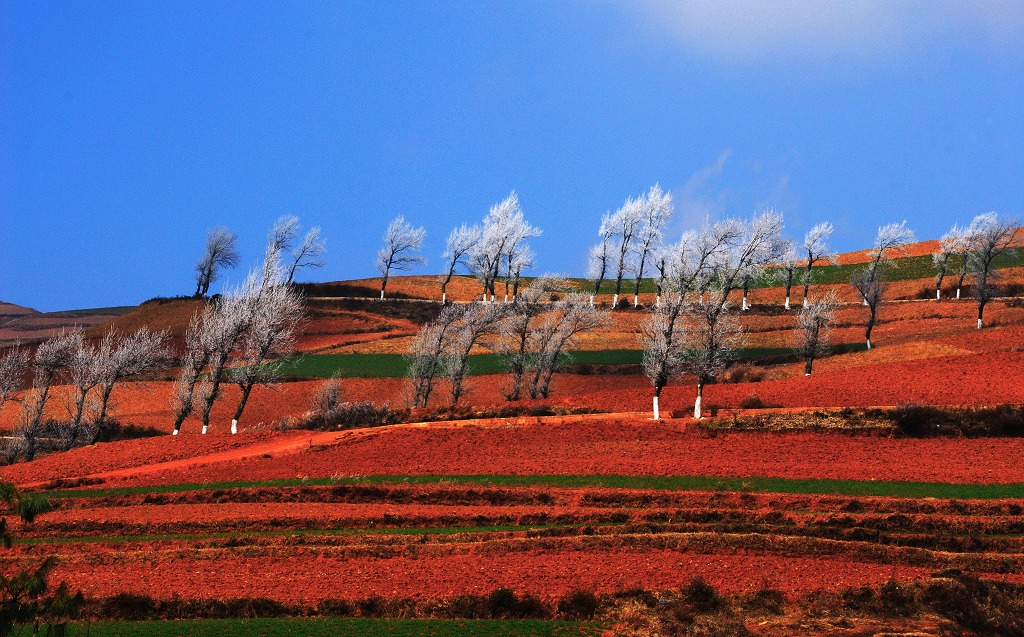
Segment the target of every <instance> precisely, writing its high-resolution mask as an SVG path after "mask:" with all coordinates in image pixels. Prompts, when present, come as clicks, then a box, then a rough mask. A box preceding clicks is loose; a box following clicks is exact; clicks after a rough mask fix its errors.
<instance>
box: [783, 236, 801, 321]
mask: <svg viewBox="0 0 1024 637" xmlns="http://www.w3.org/2000/svg"><path fill="white" fill-rule="evenodd" d="M799 263H800V256H799V255H797V253H796V247H795V246H794V245H793V242H791V241H786V247H785V249H784V250H783V252H782V265H781V267H780V268H779V277H780V278H781V279H782V284H783V285H784V286H785V288H786V301H785V303H784V307H785V308H786V309H787V310H788V309H789V293H790V290H792V289H793V280H794V279H795V278H796V270H797V267H798V266H799Z"/></svg>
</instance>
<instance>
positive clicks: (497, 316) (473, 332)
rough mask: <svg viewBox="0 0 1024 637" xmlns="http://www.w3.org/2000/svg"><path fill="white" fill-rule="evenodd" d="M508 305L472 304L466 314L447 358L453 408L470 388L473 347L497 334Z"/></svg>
mask: <svg viewBox="0 0 1024 637" xmlns="http://www.w3.org/2000/svg"><path fill="white" fill-rule="evenodd" d="M505 312H506V310H505V306H504V305H494V304H474V305H469V306H467V307H466V308H465V310H464V311H463V312H462V317H461V318H460V320H459V322H458V326H457V328H456V331H455V333H454V334H453V338H452V339H451V341H449V348H448V351H447V352H446V353H445V354H444V355H443V358H442V362H443V365H444V370H445V375H446V376H447V377H448V382H449V383H450V385H451V386H450V391H451V398H452V406H453V407H454V406H455V405H458V404H459V399H460V398H461V397H462V394H463V393H464V391H465V389H466V384H465V381H466V368H467V363H468V362H469V354H470V352H472V350H473V347H474V346H476V345H477V344H478V343H480V340H481V339H482V338H484V337H485V336H488V335H491V334H494V333H495V332H496V331H497V328H498V324H499V323H500V322H501V320H502V319H503V318H504V317H505Z"/></svg>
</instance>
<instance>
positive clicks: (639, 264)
mask: <svg viewBox="0 0 1024 637" xmlns="http://www.w3.org/2000/svg"><path fill="white" fill-rule="evenodd" d="M638 201H639V203H640V213H639V214H640V218H641V221H640V226H639V229H638V230H637V234H636V256H635V263H636V272H635V280H634V285H633V307H637V306H638V305H639V304H640V282H641V281H642V280H643V277H644V267H645V266H646V264H647V259H648V257H650V255H651V254H652V252H653V251H655V250H657V248H658V247H660V246H661V244H662V241H663V240H664V236H663V233H664V229H665V225H666V224H667V223H668V221H669V219H671V218H672V212H673V207H672V194H671V193H668V192H663V191H662V190H661V186H659V185H658V184H654V185H653V186H651V189H650V190H649V191H647V194H646V195H643V196H641V197H640V199H638Z"/></svg>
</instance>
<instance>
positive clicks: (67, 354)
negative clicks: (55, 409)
mask: <svg viewBox="0 0 1024 637" xmlns="http://www.w3.org/2000/svg"><path fill="white" fill-rule="evenodd" d="M83 340H84V337H83V336H82V332H81V331H77V330H76V331H74V332H61V333H60V334H58V335H56V336H52V337H50V338H48V339H46V340H45V341H43V342H42V343H40V344H39V346H38V347H37V348H36V351H35V355H34V356H33V357H32V391H31V393H30V394H29V395H28V396H27V397H26V399H25V400H24V401H22V404H21V408H22V417H21V423H20V424H19V426H18V427H17V429H16V430H15V432H14V435H15V437H17V438H20V439H21V442H22V444H23V446H24V455H25V459H26V460H32V459H33V458H34V457H35V454H36V445H37V442H38V440H39V437H40V436H41V435H42V434H43V415H44V413H45V411H46V404H47V402H48V401H49V399H50V392H51V390H52V388H53V385H54V383H55V382H56V381H57V379H58V377H59V376H60V375H61V374H62V373H63V372H64V371H65V370H66V369H67V368H68V367H69V366H70V365H71V363H72V361H73V360H74V357H75V353H76V352H77V351H78V350H79V348H80V347H81V344H82V342H83Z"/></svg>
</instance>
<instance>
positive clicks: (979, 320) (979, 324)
mask: <svg viewBox="0 0 1024 637" xmlns="http://www.w3.org/2000/svg"><path fill="white" fill-rule="evenodd" d="M978 329H979V330H980V329H981V319H978Z"/></svg>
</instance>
